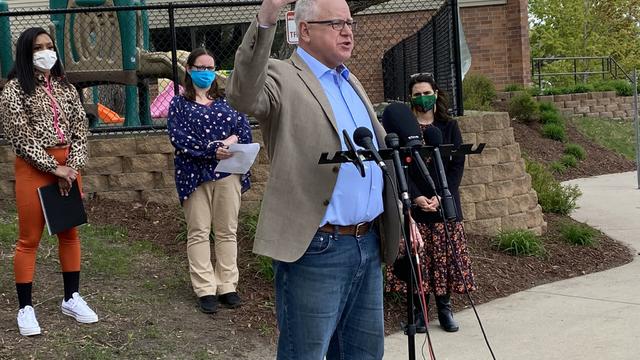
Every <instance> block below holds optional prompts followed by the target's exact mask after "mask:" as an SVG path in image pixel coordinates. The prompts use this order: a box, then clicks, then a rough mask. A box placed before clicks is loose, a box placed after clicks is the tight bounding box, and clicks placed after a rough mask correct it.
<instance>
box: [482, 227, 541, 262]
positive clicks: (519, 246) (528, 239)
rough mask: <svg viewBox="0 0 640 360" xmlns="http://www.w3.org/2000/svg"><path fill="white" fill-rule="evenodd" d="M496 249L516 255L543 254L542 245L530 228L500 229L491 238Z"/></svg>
mask: <svg viewBox="0 0 640 360" xmlns="http://www.w3.org/2000/svg"><path fill="white" fill-rule="evenodd" d="M493 246H495V247H496V248H497V249H498V250H500V251H503V252H506V253H508V254H511V255H516V256H529V255H543V254H544V252H545V251H544V245H543V244H542V241H541V240H540V237H538V236H537V235H536V234H534V233H533V232H532V231H531V230H507V231H501V232H500V233H499V234H498V235H496V237H495V238H494V239H493Z"/></svg>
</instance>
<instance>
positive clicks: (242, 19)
mask: <svg viewBox="0 0 640 360" xmlns="http://www.w3.org/2000/svg"><path fill="white" fill-rule="evenodd" d="M2 3H3V1H2V0H0V30H2V31H0V75H2V76H0V78H2V79H6V76H7V73H8V72H9V69H10V67H11V66H12V60H11V59H12V57H13V56H12V55H13V54H14V51H15V50H14V47H15V42H16V40H17V38H18V36H19V35H20V33H21V32H22V31H23V30H25V29H27V28H29V27H34V26H40V27H44V28H45V29H47V30H49V31H50V32H51V34H52V35H53V37H54V38H55V41H56V46H57V48H58V54H59V57H60V59H61V60H62V61H63V64H64V67H65V70H66V73H67V78H68V80H69V81H70V82H71V83H72V84H74V85H75V86H76V88H78V90H79V92H80V94H81V97H82V100H83V103H84V104H85V107H86V108H87V110H88V113H90V114H91V115H90V118H91V125H92V130H93V131H94V132H100V131H109V132H111V131H114V130H127V129H129V130H133V129H135V130H140V129H145V128H158V127H160V128H161V127H163V126H164V125H165V124H166V117H167V112H168V106H169V102H170V100H171V98H172V96H173V95H174V94H175V93H176V91H179V89H178V88H179V84H181V83H182V82H183V79H184V73H185V67H184V63H185V61H186V57H187V56H188V54H189V52H190V51H191V50H192V49H194V48H197V47H206V48H207V49H209V50H210V51H212V53H213V54H214V56H215V58H216V67H217V71H218V73H219V76H218V78H217V80H216V81H218V84H219V85H220V86H222V87H224V85H225V78H226V76H228V75H229V73H230V72H231V71H232V68H233V61H234V56H235V51H236V49H237V48H238V46H239V45H240V43H241V41H242V37H243V35H244V33H245V31H246V30H247V28H248V26H249V24H250V22H251V21H252V20H253V19H254V18H255V15H256V14H257V12H258V9H259V6H260V3H261V1H246V0H244V1H243V0H233V1H232V0H218V1H201V2H190V3H186V2H182V1H181V2H173V3H153V4H146V1H145V0H83V1H82V2H77V1H59V0H52V1H50V5H51V8H47V9H27V10H25V9H20V10H16V9H11V8H9V10H8V11H3V9H2ZM77 3H80V4H83V5H84V6H80V5H76V4H77ZM348 4H349V6H350V8H351V11H352V15H353V16H354V18H355V19H356V21H357V22H358V28H357V31H356V32H355V35H354V36H355V42H356V49H355V50H354V53H353V56H352V58H351V59H350V60H349V62H348V63H347V66H348V67H349V68H350V69H351V71H352V72H353V73H354V74H355V75H356V76H357V77H358V78H359V79H360V81H361V82H362V83H363V85H364V86H365V88H366V90H367V92H368V94H369V96H370V97H371V99H372V101H373V102H374V103H379V102H383V101H385V100H397V99H398V97H397V96H395V95H388V93H387V90H386V89H387V88H391V87H390V85H388V84H391V83H393V84H394V86H396V87H395V88H397V89H398V90H397V91H399V92H400V89H399V88H398V86H401V85H399V84H400V82H399V80H398V79H399V77H404V78H405V79H406V78H407V77H408V75H410V71H413V69H414V68H415V69H416V71H422V70H423V69H427V71H429V69H433V70H431V71H433V72H435V73H436V74H437V79H438V81H442V84H441V85H442V86H443V87H444V88H445V89H447V90H448V91H452V92H455V91H456V89H458V88H459V87H457V84H458V83H457V82H455V81H452V80H451V79H455V78H456V74H455V69H456V67H457V65H455V64H454V63H455V61H454V60H455V59H452V57H453V56H454V53H455V49H454V47H455V44H456V41H457V40H456V41H454V40H453V39H454V38H455V39H457V35H456V34H455V32H454V30H455V29H456V28H455V27H454V26H453V24H454V23H455V16H454V15H453V14H454V13H455V12H453V11H452V9H453V8H454V6H456V2H455V0H453V1H452V0H370V1H348ZM58 5H59V6H58ZM95 5H100V6H95ZM281 19H282V20H281V21H279V23H278V25H277V26H278V28H277V34H276V39H275V41H274V44H273V48H272V55H273V57H276V58H286V57H288V56H290V54H291V53H292V52H293V51H294V49H295V48H294V46H292V45H289V44H288V43H287V42H286V37H285V21H284V12H283V14H282V16H281ZM429 26H432V27H434V29H435V34H436V38H437V39H438V41H437V42H436V44H435V46H434V45H422V47H423V48H425V49H427V53H425V58H430V59H432V60H430V61H431V62H432V63H433V64H432V65H433V66H432V65H428V66H427V65H424V66H422V65H420V66H418V67H413V68H412V67H406V66H405V67H404V68H403V72H402V73H399V72H398V73H396V71H397V68H390V67H388V66H387V65H385V66H384V67H383V65H382V57H383V55H384V53H385V51H387V50H388V49H390V48H392V47H394V46H396V45H397V44H399V43H400V42H401V41H402V40H403V39H405V38H407V37H408V36H415V35H412V34H415V33H416V32H418V31H421V32H424V29H423V30H420V29H422V28H425V27H429ZM431 33H434V31H431ZM446 39H448V40H446ZM445 40H446V41H445ZM420 41H423V40H422V38H421V39H420ZM424 41H429V40H424ZM425 44H426V43H425ZM432 49H436V50H437V54H436V55H437V56H433V55H432V54H430V53H429V51H431V50H432ZM393 51H395V50H393ZM458 58H459V57H458ZM387 62H388V61H387V60H385V64H386V63H387ZM429 66H432V67H429ZM390 73H391V74H392V75H393V77H390V76H389V75H390ZM0 84H1V83H0ZM383 89H384V90H383ZM401 92H402V93H406V92H407V90H406V89H402V91H401ZM402 99H404V98H402Z"/></svg>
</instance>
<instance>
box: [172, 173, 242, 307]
mask: <svg viewBox="0 0 640 360" xmlns="http://www.w3.org/2000/svg"><path fill="white" fill-rule="evenodd" d="M240 195H241V188H240V175H229V176H227V177H225V178H224V179H222V180H217V181H208V182H206V183H202V184H200V186H198V187H197V188H196V190H195V191H194V192H193V193H192V194H191V195H189V197H188V198H187V200H185V201H184V204H183V207H184V215H185V219H186V221H187V255H188V257H189V274H190V275H191V285H192V286H193V290H194V291H195V293H196V295H197V296H198V297H202V296H205V295H216V294H218V295H222V294H226V293H230V292H234V291H236V286H237V285H238V277H239V274H238V264H237V261H236V259H237V254H238V246H237V241H236V231H237V229H238V212H239V211H240ZM212 223H213V233H214V234H215V246H214V252H215V256H216V265H215V270H214V267H213V266H212V264H211V247H210V244H209V234H210V232H211V225H212Z"/></svg>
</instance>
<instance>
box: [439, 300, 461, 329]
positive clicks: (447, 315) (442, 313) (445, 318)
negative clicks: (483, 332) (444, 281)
mask: <svg viewBox="0 0 640 360" xmlns="http://www.w3.org/2000/svg"><path fill="white" fill-rule="evenodd" d="M436 305H437V306H438V321H440V326H442V328H443V329H444V331H446V332H456V331H458V329H459V326H458V323H457V322H456V321H455V320H454V319H453V311H452V310H451V296H449V294H447V295H443V296H436Z"/></svg>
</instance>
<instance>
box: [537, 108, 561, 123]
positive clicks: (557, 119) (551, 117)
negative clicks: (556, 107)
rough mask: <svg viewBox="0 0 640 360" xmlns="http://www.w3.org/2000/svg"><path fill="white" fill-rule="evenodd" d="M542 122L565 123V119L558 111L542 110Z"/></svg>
mask: <svg viewBox="0 0 640 360" xmlns="http://www.w3.org/2000/svg"><path fill="white" fill-rule="evenodd" d="M540 122H541V123H543V124H557V125H560V126H563V125H564V119H563V118H562V116H561V115H560V114H559V113H558V112H557V111H555V112H554V111H548V110H547V111H542V112H541V113H540Z"/></svg>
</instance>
